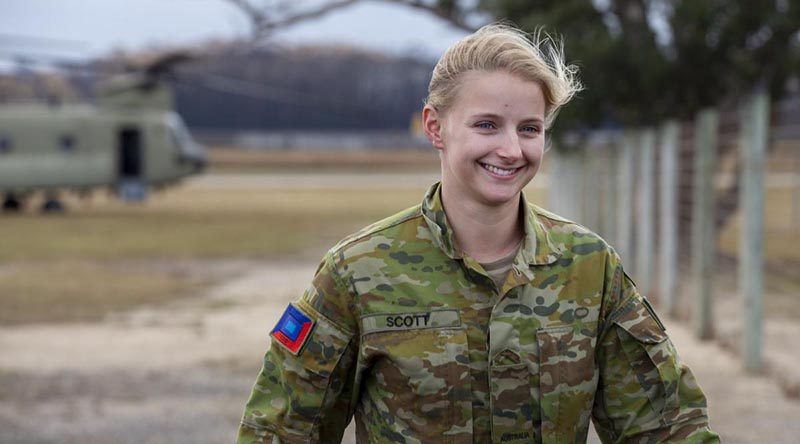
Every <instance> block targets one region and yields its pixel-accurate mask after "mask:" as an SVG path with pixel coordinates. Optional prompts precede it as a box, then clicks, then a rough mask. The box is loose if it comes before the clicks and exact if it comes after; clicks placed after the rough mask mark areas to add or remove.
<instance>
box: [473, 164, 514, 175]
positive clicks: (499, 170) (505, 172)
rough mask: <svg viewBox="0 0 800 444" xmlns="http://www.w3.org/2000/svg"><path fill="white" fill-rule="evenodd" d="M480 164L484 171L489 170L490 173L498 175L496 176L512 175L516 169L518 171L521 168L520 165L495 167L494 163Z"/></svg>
mask: <svg viewBox="0 0 800 444" xmlns="http://www.w3.org/2000/svg"><path fill="white" fill-rule="evenodd" d="M481 166H482V167H483V168H484V169H485V170H486V171H489V172H490V173H492V174H495V175H498V176H511V175H513V174H514V173H516V172H517V171H519V169H520V168H521V167H520V168H510V169H506V168H500V167H496V166H494V165H489V164H486V163H481Z"/></svg>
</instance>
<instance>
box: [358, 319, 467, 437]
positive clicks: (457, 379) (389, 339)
mask: <svg viewBox="0 0 800 444" xmlns="http://www.w3.org/2000/svg"><path fill="white" fill-rule="evenodd" d="M361 359H362V360H363V361H364V362H363V363H362V365H365V366H369V370H368V372H367V376H365V380H364V382H363V384H362V399H361V403H360V407H359V408H360V409H361V414H362V415H364V416H365V420H366V421H365V422H366V423H369V424H380V428H381V432H380V434H383V435H384V437H390V436H391V437H395V438H397V440H399V442H404V441H417V440H418V441H419V442H423V443H427V442H431V443H440V442H445V443H461V442H471V435H470V433H469V432H471V430H469V427H468V426H469V422H470V420H471V419H472V417H471V403H470V399H471V398H470V393H471V388H470V382H469V355H468V346H467V335H466V330H464V328H463V326H462V325H461V319H460V317H459V314H458V311H457V310H439V311H432V312H425V313H403V314H399V315H396V314H391V315H371V316H369V317H366V318H364V319H362V338H361ZM401 438H402V439H401ZM391 440H392V441H394V440H395V439H391Z"/></svg>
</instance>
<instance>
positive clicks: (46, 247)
mask: <svg viewBox="0 0 800 444" xmlns="http://www.w3.org/2000/svg"><path fill="white" fill-rule="evenodd" d="M423 193H424V185H421V187H420V188H419V189H413V188H411V189H408V188H403V189H398V190H389V191H386V190H383V191H376V190H356V189H340V190H337V189H332V190H314V189H301V190H292V189H289V190H285V189H281V190H270V189H242V188H233V189H227V188H225V189H213V188H211V189H209V188H203V187H192V186H187V187H181V188H177V189H173V190H170V191H168V192H166V193H162V194H155V195H153V196H152V198H151V199H150V200H148V201H147V202H146V203H144V204H141V205H133V206H130V205H126V204H122V203H120V202H117V201H115V200H111V199H107V198H98V199H93V200H89V201H79V200H75V199H66V200H67V202H66V203H67V206H68V208H69V210H68V212H67V213H65V214H63V215H59V216H47V217H45V216H43V215H41V214H39V213H38V212H37V211H35V210H34V209H35V208H36V202H30V208H32V209H31V210H28V211H25V212H23V213H21V214H18V215H2V216H0V232H3V233H4V236H3V240H2V244H0V325H15V324H26V323H37V322H78V321H95V320H99V319H102V318H103V317H104V316H105V315H107V314H108V313H113V312H120V311H125V310H128V309H131V308H134V307H139V306H142V305H148V304H163V303H166V302H168V301H171V300H174V299H176V298H182V297H190V296H194V295H198V294H202V291H201V290H202V289H203V288H205V287H206V286H208V285H209V284H211V283H213V282H214V280H213V279H204V278H202V277H201V278H198V276H196V275H191V274H186V273H176V272H174V271H170V270H169V268H171V267H161V266H159V264H169V263H174V262H177V261H181V260H184V259H193V260H204V259H218V258H225V259H228V258H310V257H313V258H314V259H315V260H316V259H318V258H319V257H321V255H322V254H323V252H324V251H325V250H326V249H327V248H329V247H330V246H331V245H333V244H334V243H335V242H336V241H337V240H339V239H341V238H342V237H344V236H345V235H347V234H349V233H351V232H353V231H355V230H357V229H358V228H360V227H362V226H364V225H366V224H368V223H370V222H373V221H375V220H378V219H380V218H383V217H386V216H389V215H391V214H393V213H395V212H397V211H399V210H401V209H403V208H406V207H408V206H411V205H414V204H416V203H418V202H419V201H420V199H421V198H422V195H423ZM208 308H210V309H216V308H224V307H218V306H216V305H215V306H213V307H208Z"/></svg>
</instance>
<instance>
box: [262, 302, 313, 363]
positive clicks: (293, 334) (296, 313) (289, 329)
mask: <svg viewBox="0 0 800 444" xmlns="http://www.w3.org/2000/svg"><path fill="white" fill-rule="evenodd" d="M313 326H314V321H313V320H311V318H309V317H308V316H306V315H305V314H303V312H302V311H300V310H299V309H298V308H296V307H295V306H294V305H292V304H289V306H288V307H286V311H284V312H283V316H281V319H280V321H278V325H276V326H275V328H274V329H272V333H270V336H272V337H273V338H275V340H276V341H278V342H279V343H280V344H281V345H283V346H284V347H286V349H287V350H289V351H290V352H292V354H293V355H296V354H298V353H299V352H300V349H302V348H303V344H305V342H306V339H308V337H309V334H310V333H311V328H312V327H313Z"/></svg>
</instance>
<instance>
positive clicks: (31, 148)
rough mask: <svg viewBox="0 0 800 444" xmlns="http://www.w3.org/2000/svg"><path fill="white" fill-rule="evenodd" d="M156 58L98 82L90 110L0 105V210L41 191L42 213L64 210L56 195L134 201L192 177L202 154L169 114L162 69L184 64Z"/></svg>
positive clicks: (179, 56)
mask: <svg viewBox="0 0 800 444" xmlns="http://www.w3.org/2000/svg"><path fill="white" fill-rule="evenodd" d="M191 57H192V56H191V54H189V53H186V52H174V53H169V54H166V55H162V56H160V57H159V58H157V59H156V60H155V61H152V62H150V63H149V64H147V66H145V67H144V68H140V69H138V70H137V71H134V72H130V73H127V74H121V75H117V76H114V77H112V78H110V79H109V80H108V81H106V82H104V83H102V84H101V85H100V86H99V87H98V88H97V91H96V94H95V97H96V99H95V103H94V104H69V103H57V102H56V103H48V104H7V105H3V104H0V193H2V195H3V207H2V208H3V210H4V211H18V210H20V209H21V208H22V207H23V205H24V202H25V200H26V198H28V197H29V196H31V195H32V194H34V193H35V192H43V193H44V195H45V200H44V203H43V205H42V210H43V211H45V212H60V211H63V210H64V205H63V203H62V202H61V201H60V200H59V198H58V196H59V192H60V191H63V190H68V191H76V192H78V193H79V194H88V193H89V192H90V191H91V190H93V189H95V188H111V189H112V190H113V191H114V193H115V194H116V195H117V196H118V197H119V198H120V199H122V200H125V201H141V200H143V199H145V198H146V196H147V191H148V188H149V187H151V186H154V187H161V186H163V185H167V184H170V183H173V182H175V181H177V180H179V179H181V178H183V177H185V176H188V175H191V174H195V173H199V172H201V171H202V170H203V168H204V166H205V164H206V150H205V148H204V147H203V146H202V145H200V144H198V143H196V142H195V141H194V140H193V139H192V137H191V135H190V133H189V131H188V130H187V128H186V126H185V125H184V123H183V120H182V119H181V117H180V116H179V115H178V114H177V113H176V112H175V111H174V104H173V95H172V91H171V90H170V88H169V86H168V85H167V82H166V80H165V79H166V77H168V75H169V72H170V69H171V67H172V66H174V65H175V64H177V63H180V62H183V61H185V60H188V59H190V58H191Z"/></svg>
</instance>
